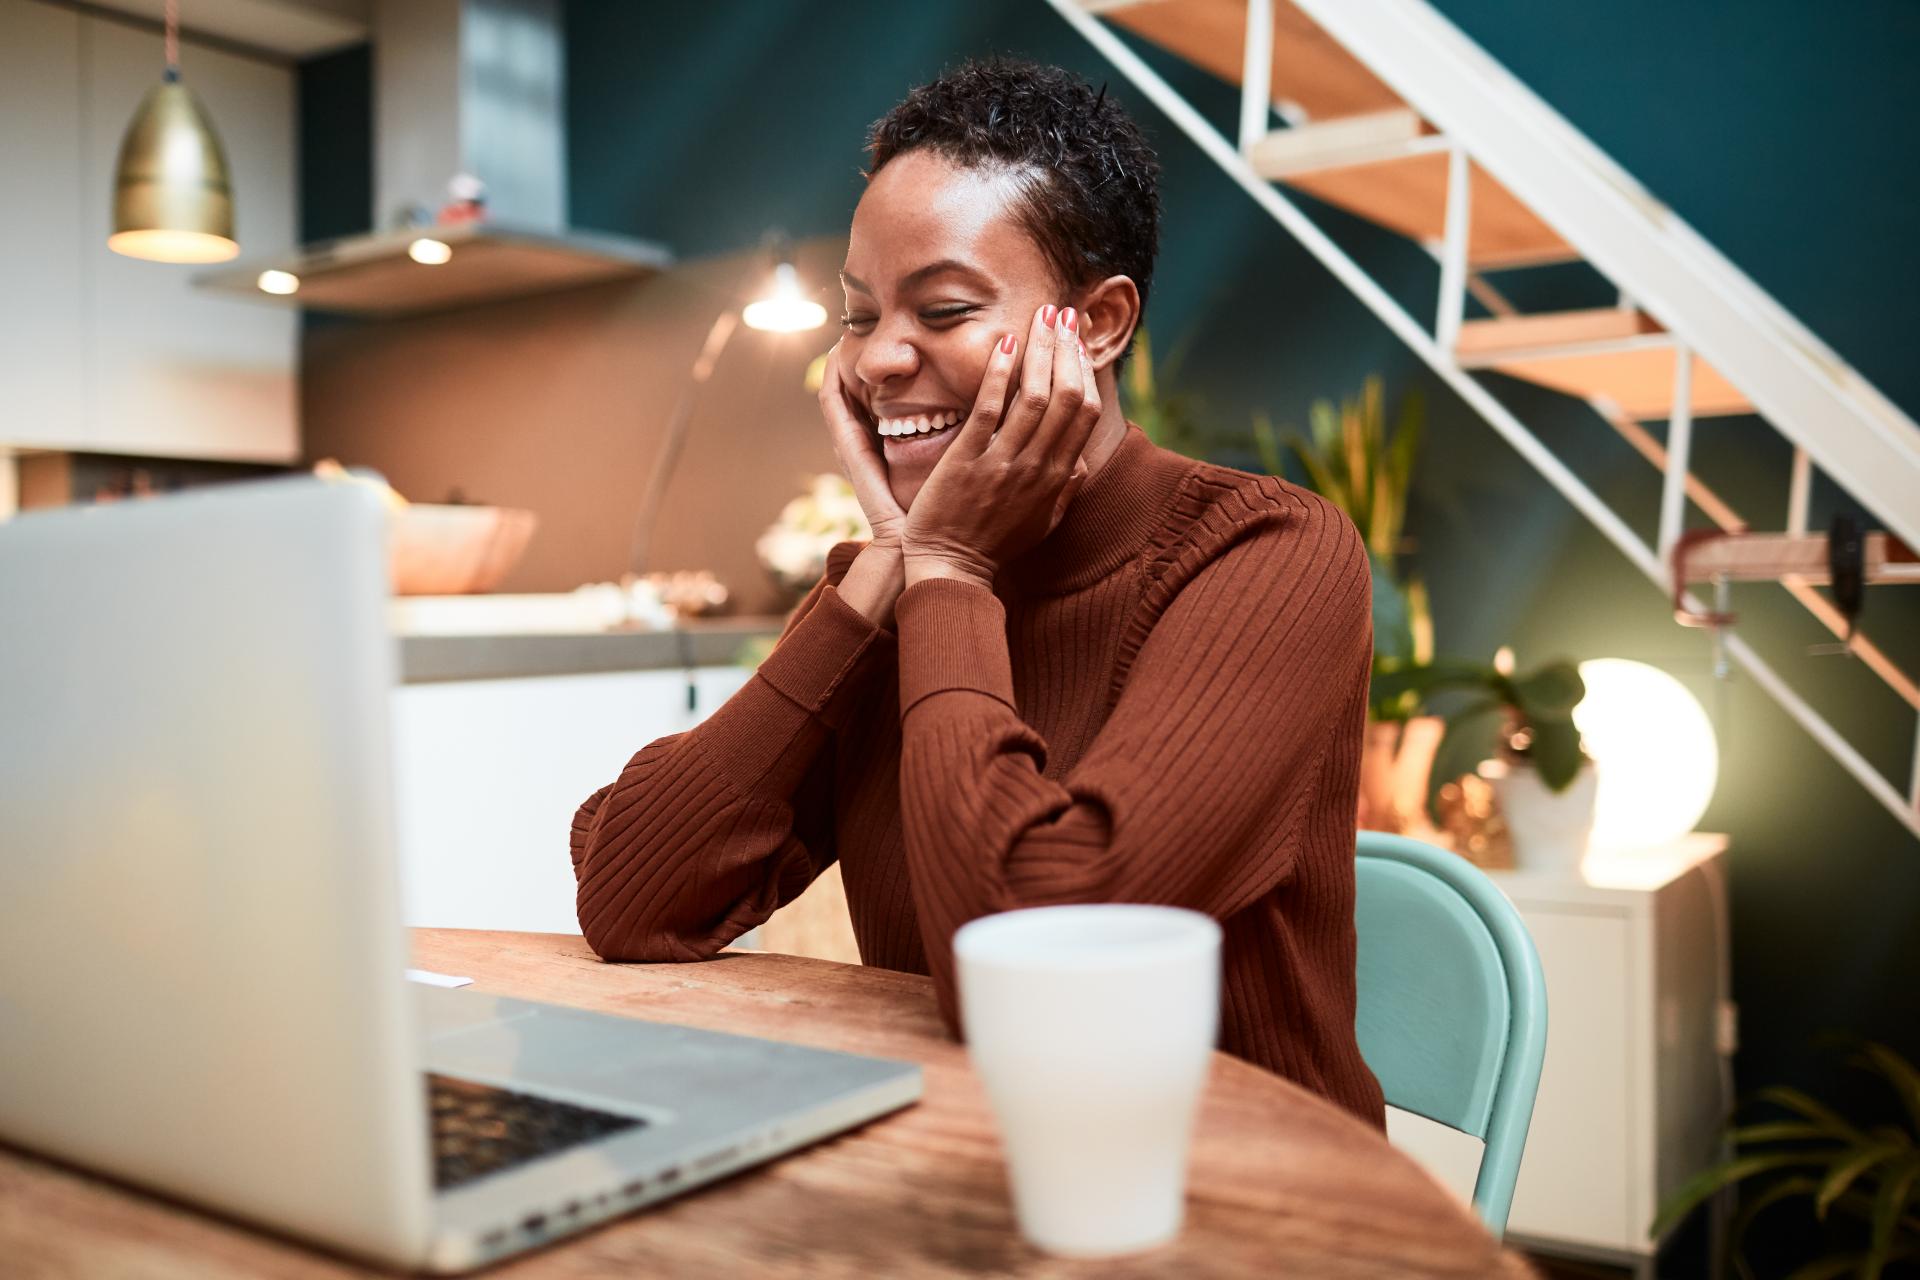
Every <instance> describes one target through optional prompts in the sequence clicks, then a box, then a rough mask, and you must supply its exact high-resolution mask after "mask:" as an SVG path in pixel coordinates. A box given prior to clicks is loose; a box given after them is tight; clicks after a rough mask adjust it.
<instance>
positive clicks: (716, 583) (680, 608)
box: [641, 569, 728, 618]
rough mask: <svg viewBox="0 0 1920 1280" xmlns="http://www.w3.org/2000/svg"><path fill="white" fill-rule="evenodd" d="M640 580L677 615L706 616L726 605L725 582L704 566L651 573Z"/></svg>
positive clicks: (689, 616)
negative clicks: (701, 567)
mask: <svg viewBox="0 0 1920 1280" xmlns="http://www.w3.org/2000/svg"><path fill="white" fill-rule="evenodd" d="M641 581H643V582H645V583H646V584H647V585H649V586H650V587H652V588H653V590H654V593H655V594H656V595H657V596H659V598H660V603H661V604H664V605H665V606H667V608H669V609H671V610H673V612H674V614H675V615H676V616H677V617H682V618H704V617H707V616H708V615H710V614H715V613H719V612H720V611H721V610H722V609H724V608H726V607H727V598H728V596H727V588H726V586H725V584H724V583H722V582H721V581H720V579H718V578H716V577H714V576H713V574H711V573H709V572H708V571H707V570H705V569H678V570H675V571H674V572H672V573H649V574H647V575H646V576H645V577H644V578H642V579H641Z"/></svg>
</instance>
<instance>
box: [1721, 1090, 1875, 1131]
mask: <svg viewBox="0 0 1920 1280" xmlns="http://www.w3.org/2000/svg"><path fill="white" fill-rule="evenodd" d="M1748 1101H1749V1102H1770V1103H1772V1104H1773V1105H1774V1106H1776V1107H1781V1108H1784V1109H1785V1110H1788V1111H1791V1112H1793V1113H1794V1114H1795V1115H1799V1116H1804V1117H1806V1118H1807V1119H1808V1120H1811V1121H1813V1122H1814V1123H1815V1124H1817V1125H1822V1126H1824V1127H1825V1128H1826V1130H1827V1132H1828V1133H1830V1134H1832V1135H1833V1136H1834V1137H1836V1138H1839V1139H1841V1140H1842V1141H1844V1142H1849V1143H1861V1142H1865V1141H1866V1137H1867V1136H1866V1135H1865V1134H1864V1133H1862V1132H1860V1130H1859V1129H1857V1128H1855V1127H1854V1126H1853V1125H1851V1124H1849V1123H1847V1121H1846V1120H1844V1119H1842V1118H1841V1116H1840V1113H1839V1112H1837V1111H1835V1110H1833V1109H1832V1108H1831V1107H1828V1106H1827V1105H1826V1104H1825V1103H1822V1102H1820V1101H1818V1100H1816V1099H1814V1098H1812V1097H1810V1096H1809V1095H1807V1094H1805V1093H1802V1092H1801V1091H1800V1090H1798V1089H1789V1088H1786V1087H1784V1086H1782V1085H1772V1086H1770V1087H1768V1088H1765V1089H1761V1090H1758V1091H1756V1092H1755V1093H1754V1095H1753V1096H1752V1097H1751V1098H1749V1099H1748Z"/></svg>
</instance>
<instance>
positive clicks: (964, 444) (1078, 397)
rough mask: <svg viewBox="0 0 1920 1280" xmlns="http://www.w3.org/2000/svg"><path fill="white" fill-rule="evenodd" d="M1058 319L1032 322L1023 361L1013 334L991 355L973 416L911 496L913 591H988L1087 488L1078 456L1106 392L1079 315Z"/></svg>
mask: <svg viewBox="0 0 1920 1280" xmlns="http://www.w3.org/2000/svg"><path fill="white" fill-rule="evenodd" d="M1053 312H1054V309H1053V308H1052V307H1043V308H1041V309H1040V311H1039V312H1038V313H1036V314H1035V316H1034V319H1033V325H1032V328H1031V329H1030V331H1029V332H1028V335H1027V340H1026V347H1027V350H1026V360H1025V361H1024V362H1022V361H1021V360H1020V358H1019V352H1020V341H1019V339H1018V338H1017V337H1016V336H1015V335H1013V334H1008V335H1006V337H1005V338H1003V339H1001V341H1000V342H999V343H998V344H997V345H996V346H995V347H994V350H993V357H992V359H991V360H989V361H988V363H987V372H986V376H985V377H983V378H982V379H981V382H980V395H979V397H978V398H977V399H976V400H975V401H974V405H973V411H972V412H971V413H970V414H969V415H968V416H967V420H966V421H965V422H964V423H962V424H961V426H960V427H959V435H957V436H956V437H955V438H954V441H953V443H952V444H951V445H949V446H948V447H947V451H946V452H945V453H943V454H941V455H940V461H939V463H938V464H936V465H935V466H934V469H933V474H932V475H930V476H928V477H927V482H926V484H925V485H924V486H923V487H922V488H921V490H920V492H919V493H918V494H917V495H915V497H914V500H913V505H912V506H911V507H910V508H909V509H908V511H907V524H906V536H905V539H904V542H905V552H906V565H905V568H906V584H907V585H908V586H912V585H913V584H914V583H915V582H917V581H920V580H922V579H925V578H935V577H941V578H958V579H961V580H963V581H970V582H975V583H977V584H979V585H980V586H984V587H986V588H988V589H989V590H991V589H992V587H993V578H994V574H996V573H997V572H998V571H999V569H1000V567H1001V566H1002V565H1005V564H1007V563H1008V562H1009V561H1011V560H1014V559H1016V558H1017V557H1019V556H1020V555H1021V554H1022V553H1024V552H1026V551H1028V550H1030V549H1031V548H1032V547H1033V546H1034V545H1035V544H1037V543H1038V542H1039V541H1040V540H1041V539H1042V538H1044V537H1046V536H1047V534H1049V533H1051V532H1053V528H1054V526H1055V525H1057V524H1058V523H1060V517H1061V516H1062V515H1064V514H1065V513H1066V509H1067V504H1068V503H1070V502H1072V501H1073V497H1074V495H1075V494H1076V493H1077V492H1078V491H1079V489H1080V486H1081V485H1082V484H1084V483H1085V482H1086V476H1087V470H1086V464H1085V463H1084V462H1082V461H1081V457H1080V455H1081V453H1082V452H1083V451H1084V450H1085V448H1086V446H1087V441H1088V440H1089V439H1091V438H1092V436H1093V429H1094V427H1095V425H1097V424H1098V423H1099V421H1100V392H1099V389H1098V387H1097V386H1096V385H1095V383H1094V377H1093V365H1092V363H1091V362H1090V361H1089V360H1088V359H1087V352H1086V348H1085V347H1084V346H1083V345H1082V344H1081V342H1080V336H1079V334H1078V333H1077V332H1075V330H1076V329H1077V327H1078V324H1079V316H1078V315H1077V314H1076V313H1075V312H1074V310H1073V309H1072V308H1071V307H1069V308H1066V309H1064V310H1062V311H1060V312H1058V313H1057V315H1056V314H1052V313H1053ZM1016 367H1018V368H1019V369H1020V383H1019V386H1018V387H1017V388H1014V389H1013V391H1012V395H1011V397H1009V394H1008V391H1009V387H1010V385H1011V384H1012V381H1013V375H1014V370H1015V368H1016Z"/></svg>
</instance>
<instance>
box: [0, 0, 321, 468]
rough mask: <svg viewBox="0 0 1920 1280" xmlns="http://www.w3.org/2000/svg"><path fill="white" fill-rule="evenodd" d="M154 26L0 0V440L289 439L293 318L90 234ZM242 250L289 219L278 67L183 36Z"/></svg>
mask: <svg viewBox="0 0 1920 1280" xmlns="http://www.w3.org/2000/svg"><path fill="white" fill-rule="evenodd" d="M161 66H162V55H161V38H160V34H159V33H158V32H157V31H155V30H152V29H151V28H143V27H140V26H136V25H131V24H129V23H126V22H122V21H119V20H116V19H115V18H113V17H110V16H104V15H101V14H98V13H94V12H90V11H86V10H83V9H74V8H70V7H67V6H65V5H53V4H47V3H42V2H41V0H0V172H4V173H6V174H9V175H10V176H11V177H13V178H17V179H18V181H15V182H11V183H10V184H9V185H8V187H7V198H6V199H5V200H4V201H0V446H8V445H12V446H20V447H28V448H40V449H55V450H78V451H87V452H96V453H129V454H143V455H157V456H166V457H186V458H217V459H231V460H237V461H258V462H290V461H292V460H294V459H295V458H296V457H297V456H298V454H299V430H298V395H297V386H296V371H297V366H298V360H299V323H300V322H299V316H298V314H297V313H296V312H295V311H294V310H293V309H291V308H279V307H269V306H265V305H253V304H249V303H245V302H235V301H233V300H231V299H230V298H229V297H227V296H224V295H219V294H213V293H207V292H203V291H201V290H197V289H195V288H194V287H193V285H192V283H191V280H192V276H193V274H194V273H195V272H196V271H200V270H204V268H202V267H194V266H180V265H173V264H169V263H159V262H142V261H138V260H135V259H132V258H125V257H121V256H120V255H118V254H115V253H113V252H111V251H110V250H109V249H108V248H107V235H108V233H109V231H110V230H111V226H110V223H111V219H112V202H113V187H112V184H113V173H114V166H115V162H116V160H117V159H118V156H119V150H120V139H121V135H122V133H123V132H124V131H125V129H126V127H127V124H128V122H129V121H130V120H132V118H133V114H134V111H135V109H136V108H137V107H138V105H139V102H140V99H141V98H142V97H143V96H144V95H145V94H146V92H147V90H148V89H150V88H151V87H152V86H153V85H155V84H157V83H158V82H159V79H160V72H161ZM181 66H182V71H183V76H184V79H185V81H186V83H187V85H188V86H189V87H190V88H191V89H192V90H193V92H194V93H195V94H196V95H198V97H199V98H200V100H201V102H202V103H203V104H204V105H205V107H206V109H207V113H208V114H209V116H211V117H212V119H213V123H214V128H215V130H216V131H217V132H218V133H219V135H220V139H221V141H222V143H223V144H224V146H225V149H226V153H227V160H228V165H229V169H230V171H231V177H232V181H233V184H234V208H235V220H236V224H237V225H236V234H237V235H238V237H239V240H240V243H241V246H242V249H243V250H244V252H245V253H247V254H248V255H249V256H251V255H254V254H262V253H265V254H272V253H276V252H281V251H284V250H286V249H288V248H290V247H291V246H292V245H293V243H294V239H295V236H296V235H297V230H296V205H295V199H296V192H295V174H294V166H295V156H296V153H297V147H296V145H295V138H294V73H293V69H292V68H291V67H290V66H286V65H284V64H279V63H272V62H265V61H261V60H258V59H255V58H248V57H241V56H238V55H236V54H233V53H229V52H226V51H224V50H217V49H210V48H207V47H206V46H204V45H201V44H198V43H196V42H193V41H191V40H189V41H186V42H185V43H184V45H183V49H182V54H181Z"/></svg>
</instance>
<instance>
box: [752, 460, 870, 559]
mask: <svg viewBox="0 0 1920 1280" xmlns="http://www.w3.org/2000/svg"><path fill="white" fill-rule="evenodd" d="M872 536H873V530H872V529H871V528H870V527H869V526H868V524H867V517H866V513H865V512H864V511H862V510H861V509H860V499H859V498H858V497H857V496H856V495H855V494H854V492H853V485H852V484H850V483H848V481H847V478H846V477H845V476H843V475H839V474H837V473H834V472H826V473H823V474H821V475H817V476H813V477H811V478H810V479H809V480H808V483H807V489H806V492H804V493H802V494H801V495H800V496H799V497H797V498H794V499H793V500H792V501H790V502H788V503H787V505H786V506H784V507H782V508H781V509H780V518H779V519H778V520H776V521H774V522H773V523H772V524H771V525H769V526H767V531H766V532H765V533H763V534H761V535H760V538H759V540H758V541H756V542H755V543H754V550H755V551H756V552H758V553H759V556H760V563H761V564H763V565H765V566H766V567H767V569H768V570H769V571H771V572H772V573H774V574H775V575H777V576H779V577H780V578H783V579H785V580H786V581H788V582H810V581H812V580H813V579H815V578H818V577H819V576H820V575H821V574H823V573H824V572H826V567H827V553H828V552H829V551H831V550H832V549H833V547H834V544H835V543H839V542H848V541H855V542H858V541H864V540H865V539H868V538H871V537H872Z"/></svg>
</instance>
